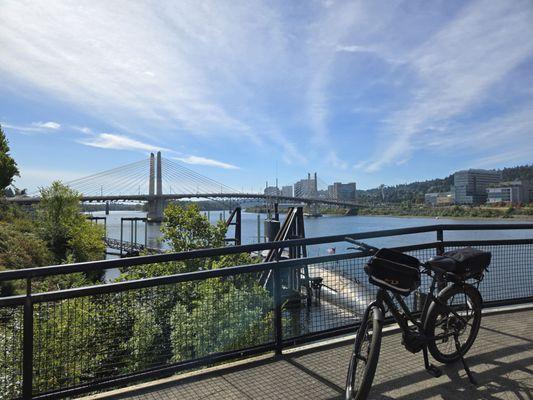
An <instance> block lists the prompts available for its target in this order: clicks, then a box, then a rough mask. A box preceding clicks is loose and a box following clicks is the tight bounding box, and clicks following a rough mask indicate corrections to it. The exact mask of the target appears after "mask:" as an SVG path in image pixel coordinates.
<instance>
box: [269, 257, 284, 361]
mask: <svg viewBox="0 0 533 400" xmlns="http://www.w3.org/2000/svg"><path fill="white" fill-rule="evenodd" d="M272 272H273V278H274V279H273V284H274V285H273V286H274V287H273V289H274V290H273V291H274V335H275V344H276V349H275V351H276V355H278V356H280V355H281V352H282V349H283V328H282V322H281V272H280V269H279V266H278V265H275V266H274V267H273V271H272Z"/></svg>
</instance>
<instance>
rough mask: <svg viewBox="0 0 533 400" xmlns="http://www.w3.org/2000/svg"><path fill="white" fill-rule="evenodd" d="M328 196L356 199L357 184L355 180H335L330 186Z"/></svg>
mask: <svg viewBox="0 0 533 400" xmlns="http://www.w3.org/2000/svg"><path fill="white" fill-rule="evenodd" d="M328 197H329V198H331V199H335V200H343V201H354V202H355V201H356V199H357V194H356V185H355V182H350V183H341V182H335V183H333V185H329V186H328Z"/></svg>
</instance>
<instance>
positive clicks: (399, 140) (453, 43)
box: [366, 1, 533, 171]
mask: <svg viewBox="0 0 533 400" xmlns="http://www.w3.org/2000/svg"><path fill="white" fill-rule="evenodd" d="M524 5H525V3H523V2H511V3H509V2H505V1H477V2H475V3H472V4H470V5H469V6H467V7H465V9H464V10H462V12H461V13H460V14H459V15H458V16H457V17H456V18H455V19H453V20H452V21H451V22H450V23H449V24H448V25H446V26H445V27H444V28H443V29H441V30H440V31H439V32H437V33H436V34H435V35H433V36H432V37H430V38H429V39H428V40H427V42H426V43H424V44H423V45H421V46H420V47H418V48H416V49H414V50H413V51H412V52H411V54H410V56H409V64H410V66H411V67H412V68H413V70H414V71H415V73H416V74H417V82H416V83H415V84H414V87H415V90H414V91H413V93H412V96H411V100H410V101H409V103H408V105H407V106H406V107H404V108H401V109H399V110H397V111H395V112H394V113H392V114H391V115H390V116H389V117H388V118H387V121H386V129H387V131H388V132H391V133H390V134H388V135H386V136H385V137H384V138H383V141H384V142H385V143H387V146H386V147H385V149H384V150H383V151H380V152H379V153H376V155H375V159H374V160H373V161H372V162H370V163H369V164H368V165H367V167H366V169H367V171H376V170H378V169H380V168H382V167H383V166H385V165H387V164H390V163H394V162H398V161H402V160H405V159H408V158H410V156H411V154H412V153H413V151H414V150H415V146H416V143H415V142H416V139H417V136H418V135H421V134H422V133H424V132H427V131H429V130H432V128H434V126H435V125H437V126H439V125H440V126H446V123H447V122H448V121H449V120H450V119H451V118H453V117H457V116H461V115H464V114H466V113H468V112H470V111H472V110H473V109H474V108H475V107H476V106H479V105H480V104H481V102H482V101H483V100H484V99H485V98H486V97H487V96H489V95H490V92H489V89H490V88H491V87H492V86H493V85H494V84H496V83H497V82H500V81H501V79H502V78H503V77H504V76H505V75H506V74H508V73H509V72H511V71H512V70H513V69H515V68H516V67H517V66H519V65H520V64H521V63H522V62H523V61H524V60H525V59H527V57H530V56H531V55H532V52H533V42H532V41H530V40H524V38H525V37H527V36H528V35H525V32H529V36H531V35H533V28H532V25H531V14H530V13H528V12H524ZM392 132H394V133H392Z"/></svg>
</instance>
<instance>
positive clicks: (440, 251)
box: [437, 228, 444, 256]
mask: <svg viewBox="0 0 533 400" xmlns="http://www.w3.org/2000/svg"><path fill="white" fill-rule="evenodd" d="M443 241H444V231H443V230H442V229H440V228H439V229H437V242H439V243H438V244H437V255H438V256H441V255H442V254H443V253H444V243H443Z"/></svg>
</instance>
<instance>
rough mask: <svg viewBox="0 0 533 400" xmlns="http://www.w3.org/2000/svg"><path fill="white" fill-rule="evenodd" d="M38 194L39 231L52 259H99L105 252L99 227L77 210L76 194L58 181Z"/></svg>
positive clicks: (77, 197)
mask: <svg viewBox="0 0 533 400" xmlns="http://www.w3.org/2000/svg"><path fill="white" fill-rule="evenodd" d="M40 193H41V202H40V204H39V206H38V209H37V215H38V221H37V222H38V226H39V231H40V234H41V237H42V238H43V240H45V241H46V242H47V243H48V247H49V248H50V250H51V251H52V253H53V254H54V257H55V260H56V262H58V263H60V262H63V261H65V260H67V259H68V258H69V257H71V258H70V259H72V260H73V261H76V262H83V261H90V260H97V259H101V258H102V256H103V254H104V251H105V243H104V241H103V240H102V237H103V236H104V232H103V228H102V227H100V226H98V225H94V224H91V222H90V221H88V220H87V218H85V216H84V215H83V214H81V213H80V211H81V209H80V195H79V193H77V192H76V191H74V190H72V189H71V188H69V187H68V186H66V185H64V184H62V183H61V182H53V183H52V185H51V186H50V187H49V188H42V189H41V190H40Z"/></svg>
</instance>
